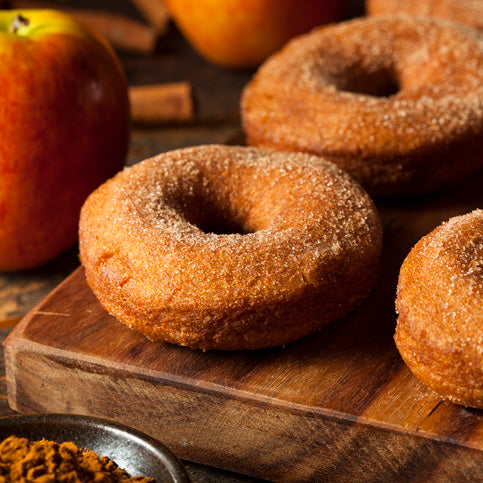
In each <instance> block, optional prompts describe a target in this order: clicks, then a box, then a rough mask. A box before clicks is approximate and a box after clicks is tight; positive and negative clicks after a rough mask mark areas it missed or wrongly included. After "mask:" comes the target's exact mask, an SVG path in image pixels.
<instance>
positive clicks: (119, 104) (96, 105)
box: [0, 10, 129, 271]
mask: <svg viewBox="0 0 483 483" xmlns="http://www.w3.org/2000/svg"><path fill="white" fill-rule="evenodd" d="M0 139H1V142H0V270H1V271H12V270H20V269H26V268H32V267H36V266H39V265H41V264H44V263H45V262H47V261H49V260H51V259H53V258H54V257H56V256H57V255H59V254H60V253H61V252H63V251H65V250H66V249H67V248H69V247H70V246H72V245H73V244H74V243H75V241H76V238H77V230H78V218H79V212H80V208H81V206H82V204H83V202H84V200H85V198H86V197H87V195H88V194H89V193H90V192H91V191H93V190H94V189H95V188H96V187H97V186H98V185H99V184H101V183H102V182H103V181H105V180H106V179H107V178H109V177H111V176H112V175H113V174H115V173H116V172H117V171H119V170H120V169H121V168H122V166H123V164H124V161H125V157H126V151H127V146H128V141H129V102H128V94H127V83H126V79H125V75H124V72H123V70H122V67H121V65H120V62H119V60H118V59H117V57H116V55H115V53H114V52H113V50H112V49H111V47H110V46H109V45H108V44H107V42H105V41H104V40H103V39H100V38H99V37H97V36H96V35H95V34H93V33H91V32H90V31H89V30H87V28H86V27H84V26H83V25H82V24H80V23H79V22H78V21H76V20H75V19H73V18H72V17H71V16H69V15H66V14H63V13H60V12H56V11H52V10H22V11H16V10H3V11H0Z"/></svg>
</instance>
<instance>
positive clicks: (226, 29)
mask: <svg viewBox="0 0 483 483" xmlns="http://www.w3.org/2000/svg"><path fill="white" fill-rule="evenodd" d="M164 3H165V5H166V7H167V8H168V10H169V12H170V15H171V16H172V18H173V19H174V21H175V23H176V25H177V26H178V28H179V29H180V30H181V32H182V33H183V34H184V36H185V37H186V38H187V39H188V41H189V42H190V43H191V45H192V46H193V47H194V48H195V49H196V50H197V51H198V52H199V53H200V54H201V55H202V56H203V57H205V58H206V59H207V60H209V61H210V62H212V63H214V64H218V65H221V66H223V67H229V68H252V67H256V66H258V65H259V64H260V63H261V62H262V61H263V60H265V59H266V58H267V57H268V56H269V55H270V54H272V53H273V52H275V51H276V50H278V49H279V48H281V47H282V46H283V45H284V44H285V43H286V42H287V41H288V40H289V39H290V38H291V37H293V36H295V35H298V34H301V33H304V32H307V31H309V30H311V29H312V28H313V27H316V26H318V25H321V24H325V23H329V22H334V21H336V20H338V19H340V17H341V15H342V13H343V11H344V8H345V0H164Z"/></svg>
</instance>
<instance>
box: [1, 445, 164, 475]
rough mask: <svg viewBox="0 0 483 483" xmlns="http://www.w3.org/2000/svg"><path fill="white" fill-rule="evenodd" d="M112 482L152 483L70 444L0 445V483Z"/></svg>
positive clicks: (103, 457)
mask: <svg viewBox="0 0 483 483" xmlns="http://www.w3.org/2000/svg"><path fill="white" fill-rule="evenodd" d="M9 482H20V483H23V482H25V483H28V482H35V483H57V482H59V483H84V482H86V483H87V482H89V483H92V482H94V483H115V482H126V483H127V482H142V483H151V482H154V479H153V478H147V477H144V476H136V477H130V476H129V475H128V474H127V473H126V471H124V470H123V469H121V468H119V467H118V466H117V464H116V463H115V462H114V461H112V460H110V459H109V458H107V457H106V456H102V457H99V456H97V455H96V453H94V451H92V450H88V449H84V450H81V449H79V448H78V447H77V446H76V445H75V444H74V443H72V442H65V443H61V444H58V443H56V442H54V441H48V440H46V439H42V440H40V441H30V440H28V439H26V438H18V437H16V436H9V437H8V438H6V439H4V440H3V441H2V442H1V443H0V483H9Z"/></svg>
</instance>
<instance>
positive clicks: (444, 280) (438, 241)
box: [397, 210, 483, 363]
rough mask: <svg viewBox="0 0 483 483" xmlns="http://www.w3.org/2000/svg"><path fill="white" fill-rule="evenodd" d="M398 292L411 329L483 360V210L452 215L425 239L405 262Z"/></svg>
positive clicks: (441, 345)
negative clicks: (422, 322)
mask: <svg viewBox="0 0 483 483" xmlns="http://www.w3.org/2000/svg"><path fill="white" fill-rule="evenodd" d="M398 292H400V296H399V294H398V303H397V310H398V312H399V314H400V316H401V317H402V318H404V321H405V325H406V327H407V328H406V331H407V332H409V333H412V334H414V335H416V334H417V338H418V339H422V340H426V341H428V343H430V344H436V345H437V346H438V347H439V348H440V349H445V348H446V349H448V350H450V349H452V350H455V348H456V350H458V351H459V350H461V351H462V354H465V358H469V359H471V358H477V359H475V360H478V361H480V362H479V363H481V360H482V359H481V358H482V357H483V324H482V322H483V210H475V211H473V212H471V213H469V214H467V215H463V216H457V217H454V218H451V219H450V220H449V221H448V222H446V223H444V224H442V225H440V226H439V227H438V228H436V229H435V230H433V231H432V232H431V233H430V234H429V235H427V236H425V237H423V238H422V239H421V240H420V241H419V242H418V243H417V245H416V246H415V248H414V249H413V250H412V251H411V253H410V255H409V256H408V258H407V259H406V261H405V262H404V264H403V266H402V269H401V274H400V280H399V286H398ZM418 321H426V323H424V324H421V322H418Z"/></svg>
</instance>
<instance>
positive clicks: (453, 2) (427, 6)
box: [366, 0, 483, 30]
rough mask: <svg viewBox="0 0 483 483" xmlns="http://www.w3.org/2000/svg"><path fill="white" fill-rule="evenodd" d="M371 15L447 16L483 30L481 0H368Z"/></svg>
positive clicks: (368, 10) (449, 18) (367, 4)
mask: <svg viewBox="0 0 483 483" xmlns="http://www.w3.org/2000/svg"><path fill="white" fill-rule="evenodd" d="M366 10H367V13H368V14H369V15H386V14H398V13H405V14H407V15H415V16H428V17H438V18H445V19H448V20H453V21H455V22H460V23H464V24H466V25H470V26H471V27H474V28H477V29H479V30H483V2H482V1H481V0H366Z"/></svg>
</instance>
